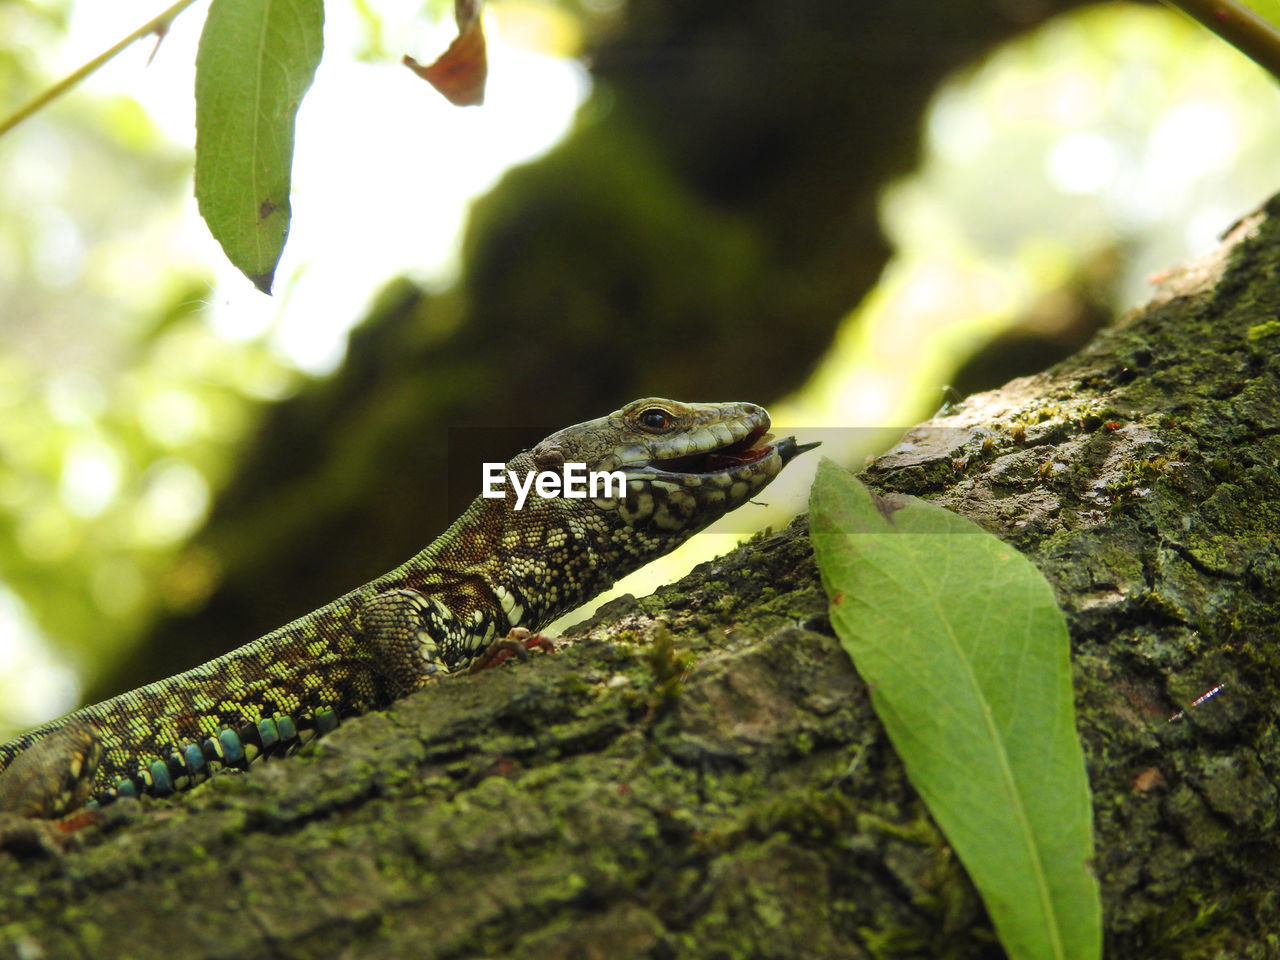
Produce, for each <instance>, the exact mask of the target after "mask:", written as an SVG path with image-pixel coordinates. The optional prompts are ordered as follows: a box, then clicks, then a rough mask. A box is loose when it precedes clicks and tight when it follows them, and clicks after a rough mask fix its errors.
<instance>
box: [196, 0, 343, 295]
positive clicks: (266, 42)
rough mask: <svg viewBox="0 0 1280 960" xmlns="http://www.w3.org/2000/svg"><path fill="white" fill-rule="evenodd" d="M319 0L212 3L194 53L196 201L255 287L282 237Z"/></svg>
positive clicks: (315, 46) (316, 52) (270, 272)
mask: <svg viewBox="0 0 1280 960" xmlns="http://www.w3.org/2000/svg"><path fill="white" fill-rule="evenodd" d="M323 27H324V5H323V2H322V0H213V3H212V5H211V6H210V7H209V15H208V18H207V19H206V20H205V24H204V31H203V32H202V33H201V34H200V50H199V52H198V53H197V54H196V200H197V201H198V202H199V205H200V214H201V216H203V217H204V219H205V223H207V224H208V225H209V231H210V232H211V233H212V234H213V236H214V238H215V239H216V240H217V241H218V243H220V244H221V245H222V249H223V252H224V253H226V255H227V259H229V260H230V261H231V262H232V263H233V264H235V266H236V267H238V268H239V269H240V270H241V271H242V272H243V273H244V274H245V275H246V276H247V277H248V278H249V279H250V280H252V281H253V282H254V284H255V285H256V286H257V287H258V289H259V290H261V291H262V292H263V293H270V292H271V282H272V280H273V278H274V277H275V270H276V263H278V262H279V260H280V253H281V251H283V250H284V241H285V238H286V237H287V236H288V235H289V217H290V207H289V175H290V170H291V168H292V165H293V123H294V118H295V117H296V116H297V114H298V104H299V103H301V102H302V97H303V94H305V93H306V92H307V88H308V87H310V86H311V80H312V78H313V77H314V76H315V72H316V65H317V64H318V63H319V62H320V54H321V51H322V49H323Z"/></svg>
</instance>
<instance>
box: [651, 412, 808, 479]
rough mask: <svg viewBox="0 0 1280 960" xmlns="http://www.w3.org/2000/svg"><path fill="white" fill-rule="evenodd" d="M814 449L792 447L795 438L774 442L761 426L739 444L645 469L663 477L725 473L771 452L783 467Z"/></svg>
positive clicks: (655, 463)
mask: <svg viewBox="0 0 1280 960" xmlns="http://www.w3.org/2000/svg"><path fill="white" fill-rule="evenodd" d="M816 446H818V444H817V443H796V438H795V437H783V438H782V439H781V440H777V439H775V438H774V436H773V434H771V433H769V431H768V427H767V425H765V424H761V425H760V426H758V427H756V428H755V429H754V430H752V431H751V432H750V433H749V434H747V435H746V436H745V437H743V438H742V439H741V440H737V441H735V442H733V443H730V444H726V445H725V446H723V447H717V448H715V449H714V450H706V451H703V452H702V453H692V454H688V455H686V456H682V457H672V458H670V459H666V460H662V459H659V460H652V461H650V463H649V466H650V467H651V468H657V469H660V470H662V471H663V472H664V473H677V474H716V473H729V472H732V471H735V470H740V469H742V468H743V467H745V466H748V465H749V464H752V463H756V462H758V461H760V460H764V459H766V458H767V457H769V456H771V455H772V454H773V453H774V452H775V451H776V452H777V454H778V457H779V458H780V460H781V463H782V464H786V463H787V462H788V461H790V460H792V459H793V458H794V457H796V456H798V455H799V454H801V453H804V452H805V451H806V450H812V449H813V448H814V447H816Z"/></svg>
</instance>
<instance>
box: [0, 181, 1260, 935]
mask: <svg viewBox="0 0 1280 960" xmlns="http://www.w3.org/2000/svg"><path fill="white" fill-rule="evenodd" d="M1268 213H1269V214H1270V216H1268ZM1277 214H1280V201H1272V203H1271V204H1270V207H1269V211H1264V212H1260V213H1259V214H1258V215H1256V216H1254V217H1251V218H1249V219H1247V220H1246V221H1244V222H1242V223H1241V224H1240V225H1238V226H1237V227H1236V228H1235V229H1234V230H1233V232H1232V234H1231V235H1230V237H1229V238H1228V240H1227V242H1226V243H1225V245H1224V246H1223V247H1222V249H1221V250H1219V251H1218V252H1217V253H1216V254H1214V255H1213V256H1211V257H1208V258H1206V259H1205V260H1203V261H1201V262H1199V263H1196V264H1193V265H1191V266H1189V267H1187V268H1184V269H1182V270H1180V271H1178V272H1176V273H1174V274H1171V275H1170V276H1169V277H1167V278H1166V279H1165V280H1164V281H1163V283H1162V285H1161V286H1160V288H1159V290H1158V292H1157V294H1156V296H1155V298H1154V300H1153V301H1152V302H1151V303H1150V304H1148V305H1146V306H1145V307H1143V308H1142V309H1141V310H1139V311H1136V312H1134V313H1132V314H1131V315H1129V316H1127V317H1125V318H1123V319H1122V320H1120V321H1119V322H1118V323H1117V324H1116V325H1115V326H1113V327H1112V328H1111V329H1109V330H1108V331H1106V332H1105V333H1104V334H1103V335H1102V336H1100V337H1099V338H1098V339H1097V340H1096V341H1095V342H1094V343H1093V344H1092V345H1091V346H1089V347H1088V348H1086V349H1085V350H1084V351H1083V352H1081V353H1080V354H1079V355H1077V356H1076V357H1074V358H1072V359H1070V360H1069V361H1067V362H1065V363H1063V364H1061V365H1059V366H1058V367H1056V368H1054V369H1053V370H1051V371H1049V372H1047V373H1044V374H1041V375H1038V376H1034V377H1030V378H1026V379H1022V380H1018V381H1014V382H1013V383H1011V384H1009V385H1008V386H1007V387H1005V388H1004V389H1002V390H999V391H995V392H992V393H988V394H981V395H977V396H974V397H971V398H969V399H968V400H967V401H965V403H963V404H962V405H961V406H960V407H959V408H958V409H956V410H955V411H954V412H952V413H951V414H949V415H947V416H943V417H939V418H937V419H935V420H933V421H931V422H929V423H927V424H923V425H921V426H920V427H918V428H915V429H914V430H912V431H911V432H910V433H909V434H908V436H907V437H906V438H905V439H904V441H903V443H901V444H900V445H899V446H898V447H896V448H895V449H894V450H892V451H890V452H889V453H888V454H886V455H885V456H883V457H881V458H879V459H878V460H877V461H876V462H875V463H874V464H872V465H871V466H870V467H869V468H868V469H867V470H866V472H865V474H864V476H865V479H866V480H867V481H868V482H870V483H871V484H872V485H874V486H877V487H879V488H882V489H892V490H896V491H902V492H908V493H914V494H922V495H925V496H928V497H930V498H933V499H935V500H937V501H938V502H942V503H945V504H947V505H948V506H950V507H952V508H954V509H956V510H958V511H959V512H961V513H963V514H965V515H968V516H970V517H973V518H975V519H977V520H978V521H980V522H981V523H983V524H984V525H985V526H987V527H988V528H989V529H991V530H993V531H994V532H995V533H997V534H998V535H1000V536H1002V537H1004V538H1006V539H1008V541H1009V542H1011V543H1013V544H1015V545H1016V546H1017V547H1018V548H1019V549H1021V550H1023V551H1025V552H1026V553H1027V554H1028V555H1029V556H1030V557H1031V558H1032V559H1033V560H1034V561H1035V562H1036V563H1037V565H1038V566H1039V567H1040V568H1041V569H1042V570H1043V571H1044V572H1045V574H1046V575H1047V576H1048V578H1049V579H1050V581H1051V582H1052V583H1053V585H1054V587H1055V588H1056V590H1057V592H1058V595H1059V598H1060V600H1061V603H1062V605H1063V607H1064V609H1065V610H1066V611H1067V614H1068V617H1069V621H1070V626H1071V634H1072V640H1073V655H1074V664H1075V681H1076V698H1077V705H1078V709H1079V727H1080V730H1081V733H1082V735H1083V738H1084V743H1085V754H1086V757H1087V761H1088V766H1089V774H1090V779H1091V782H1092V785H1093V788H1094V790H1095V811H1096V823H1097V834H1098V854H1097V869H1098V874H1099V876H1100V878H1101V881H1102V888H1103V895H1104V899H1105V904H1104V909H1105V917H1106V929H1107V956H1109V957H1124V958H1129V957H1146V956H1159V957H1175V956H1176V957H1200V956H1206V957H1207V956H1227V955H1229V956H1240V957H1274V956H1277V955H1280V941H1278V940H1277V935H1276V933H1275V932H1274V931H1277V930H1280V900H1278V898H1277V895H1276V893H1275V892H1274V890H1273V885H1272V878H1273V875H1274V864H1275V862H1276V859H1277V857H1278V856H1280V843H1278V842H1277V836H1276V833H1275V822H1276V809H1277V793H1276V783H1277V779H1278V777H1280V738H1278V737H1277V729H1276V709H1275V706H1274V699H1273V698H1274V691H1275V689H1276V688H1277V685H1278V684H1280V651H1278V650H1277V646H1276V643H1275V639H1276V623H1277V603H1278V600H1280V579H1278V576H1277V574H1278V573H1280V550H1278V549H1277V544H1276V540H1275V533H1274V531H1275V530H1276V529H1277V526H1278V525H1280V524H1278V521H1277V519H1276V517H1277V515H1278V513H1280V477H1278V474H1277V462H1278V459H1280V381H1278V376H1277V373H1278V371H1280V362H1278V361H1277V347H1280V219H1278V218H1277ZM1218 685H1223V690H1222V692H1221V693H1220V694H1219V695H1218V696H1217V697H1216V698H1215V699H1213V700H1210V701H1208V702H1206V703H1204V704H1202V705H1200V706H1197V707H1195V708H1192V709H1189V710H1188V711H1187V713H1186V715H1185V717H1184V718H1183V719H1182V720H1181V721H1179V722H1172V723H1171V722H1169V720H1168V718H1169V717H1170V715H1172V714H1173V713H1174V712H1175V711H1177V710H1179V709H1181V708H1183V707H1186V706H1187V705H1188V704H1189V703H1190V701H1191V700H1193V699H1194V698H1195V697H1196V696H1197V695H1198V694H1200V693H1202V692H1203V691H1205V690H1207V689H1209V688H1211V687H1214V686H1218ZM112 809H113V810H114V811H115V813H114V819H113V822H112V823H111V824H109V825H108V826H107V827H106V828H104V829H101V830H96V831H90V832H89V833H88V834H87V835H85V836H84V838H83V841H84V842H83V849H81V850H79V851H74V852H71V853H69V854H67V855H66V856H64V857H62V858H51V857H32V858H27V859H20V858H18V857H16V856H13V855H10V854H7V853H6V854H0V954H4V955H12V956H20V957H32V958H34V957H50V958H52V957H75V958H86V957H88V958H100V957H103V958H105V957H116V956H129V957H137V958H149V957H156V958H164V960H171V958H173V957H209V958H212V957H246V958H251V957H300V958H301V957H361V958H366V957H368V958H372V957H408V956H414V957H471V956H511V957H521V958H523V957H528V958H535V957H536V958H555V957H565V958H568V957H632V956H636V957H663V958H665V957H672V958H674V957H690V958H708V957H734V958H736V957H753V956H759V957H771V958H779V957H872V956H874V957H894V956H938V957H941V956H947V957H970V956H999V955H1000V951H999V947H998V946H997V945H996V944H995V943H994V941H993V938H992V933H991V930H990V927H989V924H988V921H987V920H986V917H985V914H984V912H983V909H982V907H981V904H980V902H979V901H978V899H977V897H976V896H975V894H974V892H973V890H972V888H971V887H970V885H969V882H968V880H967V878H966V877H965V875H964V871H963V869H962V868H961V867H960V866H959V865H958V863H957V862H956V860H955V858H954V857H953V856H952V855H951V853H950V851H949V848H948V847H947V845H946V842H945V841H944V839H943V838H942V837H941V836H940V835H939V834H938V832H937V830H936V828H935V827H934V826H933V824H932V822H931V821H930V819H929V817H928V815H927V814H926V813H925V811H924V809H923V808H922V806H921V804H920V801H919V799H918V798H917V797H916V795H915V793H914V792H913V791H912V790H911V788H910V786H909V784H908V783H907V782H906V780H905V778H904V776H903V773H902V770H901V767H900V765H899V763H898V761H897V759H896V758H895V756H894V753H893V750H892V749H891V748H890V746H889V745H888V743H887V741H886V739H885V737H884V735H883V731H882V729H881V728H880V725H879V724H878V722H877V721H876V718H875V716H874V714H873V713H872V712H871V710H870V708H869V704H868V698H867V696H866V691H865V688H864V687H863V685H862V683H861V681H860V680H859V678H858V677H857V675H856V673H855V672H854V670H853V668H852V667H851V665H850V664H849V661H848V660H847V658H846V657H845V655H844V654H843V652H842V651H841V649H840V647H839V645H838V643H837V642H836V640H835V639H834V638H833V636H832V635H831V631H830V626H829V623H828V621H827V619H826V600H825V598H824V597H823V595H822V593H821V588H820V586H819V584H818V578H817V574H816V570H815V568H814V563H813V556H812V552H811V550H810V547H809V543H808V538H807V534H806V526H805V524H804V522H803V520H801V521H797V523H795V524H793V525H792V526H791V527H790V528H789V529H787V530H786V531H784V532H783V533H781V534H779V535H777V536H772V537H764V538H759V539H756V540H754V541H752V542H751V543H749V544H746V545H745V546H743V547H742V548H741V549H739V550H738V551H736V552H734V553H733V554H730V555H729V556H727V557H725V558H723V559H721V560H719V561H716V562H715V563H712V564H708V565H704V566H703V567H701V568H699V570H697V571H695V573H694V574H693V575H691V576H690V577H688V578H687V579H686V580H684V581H682V582H681V583H679V584H676V585H674V586H672V587H668V588H666V589H664V590H662V591H660V592H659V593H658V594H657V595H655V596H654V597H652V598H649V599H645V600H640V601H636V600H631V599H629V598H626V599H623V600H620V601H615V602H614V603H612V604H610V605H608V607H607V608H606V609H604V610H602V611H601V612H600V613H599V615H598V616H597V617H596V618H595V619H594V621H593V622H592V623H590V624H589V625H587V626H586V627H585V628H583V629H581V630H578V631H576V632H575V633H574V634H573V636H572V643H571V644H568V645H566V648H565V649H563V650H562V651H561V652H560V653H558V654H556V655H554V656H545V657H537V658H534V659H533V660H532V661H530V662H528V663H525V664H520V665H517V666H515V667H513V668H510V669H507V668H503V669H500V670H496V671H492V672H490V673H488V674H487V675H481V676H478V677H473V678H463V679H458V680H453V681H449V682H445V683H441V684H439V685H437V686H436V687H435V688H433V689H430V690H427V691H424V692H422V693H420V694H418V695H415V696H413V697H410V698H407V699H406V700H404V701H402V702H400V703H398V704H397V705H396V706H395V707H394V708H393V709H391V710H389V711H387V712H386V713H379V714H374V715H370V716H367V717H363V718H358V719H355V720H352V721H350V722H348V723H346V724H345V725H344V726H343V727H341V728H340V729H339V730H338V731H337V732H335V733H334V734H332V735H331V736H329V737H327V738H326V739H324V740H322V741H320V742H319V743H318V744H316V745H314V746H312V747H309V748H307V749H306V750H304V751H303V752H302V754H301V755H299V756H298V757H295V758H292V759H289V760H287V761H284V762H272V763H267V764H263V765H261V766H260V767H259V768H257V769H255V770H254V771H253V772H251V773H250V774H248V775H245V776H238V777H233V776H223V777H220V778H217V779H215V780H214V781H213V782H212V783H210V784H208V785H205V786H203V787H201V788H200V789H198V790H196V791H193V792H192V793H190V794H188V795H186V796H184V797H181V798H178V799H175V800H171V801H165V802H147V803H143V804H136V803H130V804H124V803H122V804H118V805H116V806H115V807H114V808H112Z"/></svg>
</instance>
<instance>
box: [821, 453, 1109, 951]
mask: <svg viewBox="0 0 1280 960" xmlns="http://www.w3.org/2000/svg"><path fill="white" fill-rule="evenodd" d="M809 507H810V518H811V524H812V536H813V545H814V550H815V552H816V554H817V558H818V566H819V568H820V569H821V571H822V580H823V584H824V585H825V587H826V590H827V595H828V597H829V598H830V600H831V622H832V624H833V626H834V627H835V631H836V635H837V636H839V638H840V641H841V643H843V645H844V648H845V650H847V651H848V653H849V655H850V656H851V657H852V658H853V662H854V665H855V666H856V667H857V668H858V672H859V673H860V674H861V675H862V677H863V678H864V679H865V680H866V681H867V684H868V685H869V687H870V689H871V700H872V703H873V705H874V706H875V709H876V712H877V713H878V714H879V716H880V719H881V720H882V721H883V723H884V725H885V729H886V730H887V731H888V733H889V737H890V739H891V740H892V741H893V745H894V747H895V749H896V750H897V751H898V755H899V756H900V757H901V758H902V762H903V764H904V765H905V767H906V770H907V774H908V776H910V778H911V782H912V783H913V784H914V785H915V787H916V789H917V790H918V791H919V792H920V795H921V796H922V797H923V798H924V801H925V803H926V804H927V805H928V807H929V812H930V813H931V814H932V815H933V818H934V819H935V820H936V821H937V822H938V825H939V826H940V827H941V828H942V830H943V832H944V833H945V834H946V836H947V840H948V841H949V842H950V844H951V845H952V847H953V848H954V849H955V851H956V853H957V854H958V855H959V857H960V860H961V862H962V863H963V864H964V865H965V868H966V869H967V870H968V871H969V875H970V876H971V877H972V878H973V882H974V884H975V885H976V886H977V888H978V891H979V892H980V893H981V894H982V898H983V900H984V901H985V902H986V905H987V910H988V912H989V913H990V915H991V919H992V921H993V922H994V923H995V927H996V932H997V933H998V934H999V936H1000V940H1001V943H1002V944H1003V945H1004V948H1005V950H1006V951H1007V952H1008V954H1009V956H1010V957H1011V958H1013V960H1022V958H1037V960H1038V958H1045V960H1049V958H1054V960H1058V958H1071V960H1096V958H1097V957H1099V956H1100V954H1101V949H1102V946H1101V940H1102V933H1101V927H1102V921H1101V906H1100V901H1099V894H1098V883H1097V880H1096V879H1095V878H1094V876H1093V874H1092V873H1091V871H1090V869H1089V862H1090V859H1091V858H1092V856H1093V813H1092V809H1091V804H1090V794H1089V783H1088V779H1087V778H1086V776H1085V768H1084V754H1083V752H1082V750H1081V748H1080V740H1079V737H1078V736H1077V734H1076V728H1075V711H1074V708H1073V703H1072V696H1071V664H1070V656H1069V654H1070V650H1069V643H1068V636H1067V628H1066V623H1065V621H1064V620H1063V617H1062V613H1061V611H1060V610H1059V609H1058V606H1057V603H1056V601H1055V599H1054V595H1053V590H1052V589H1051V588H1050V586H1049V584H1048V583H1047V582H1046V581H1045V579H1044V577H1042V576H1041V575H1040V572H1039V571H1038V570H1036V568H1035V567H1034V566H1033V565H1032V564H1031V563H1030V561H1028V560H1027V559H1026V558H1025V557H1023V556H1022V555H1021V554H1019V553H1018V552H1017V551H1016V550H1014V549H1013V548H1012V547H1010V546H1008V545H1006V544H1004V543H1002V542H1001V541H999V540H997V539H996V538H995V537H992V536H990V535H989V534H987V533H985V532H984V531H982V529H981V528H979V527H978V526H976V525H975V524H973V523H971V522H969V521H968V520H965V519H964V518H962V517H959V516H956V515H955V514H953V513H950V512H949V511H947V510H943V509H941V508H940V507H935V506H932V505H930V504H927V503H924V502H923V501H920V500H907V502H906V503H905V504H899V503H897V502H895V503H894V504H892V505H890V504H888V503H887V502H886V501H883V500H878V499H877V498H875V497H874V496H873V495H872V494H871V492H870V491H868V490H867V489H866V488H865V487H863V486H862V485H861V484H860V483H858V481H856V480H855V479H854V478H853V477H852V476H851V475H850V474H849V473H847V472H846V471H844V470H842V469H841V468H840V467H838V466H836V464H834V463H832V462H831V461H830V460H823V462H822V464H821V465H820V466H819V468H818V477H817V480H816V481H815V482H814V485H813V491H812V493H811V496H810V501H809Z"/></svg>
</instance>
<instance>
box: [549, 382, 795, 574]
mask: <svg viewBox="0 0 1280 960" xmlns="http://www.w3.org/2000/svg"><path fill="white" fill-rule="evenodd" d="M768 431H769V414H768V412H767V411H766V410H765V409H764V408H763V407H760V406H757V405H756V404H754V403H679V402H677V401H674V400H663V399H660V398H656V397H649V398H646V399H643V400H636V401H633V402H632V403H629V404H627V405H626V406H625V407H623V408H622V409H621V410H617V411H615V412H613V413H611V414H609V415H608V416H607V417H601V418H600V419H599V420H592V421H588V422H586V423H580V424H576V425H575V426H572V427H567V428H565V429H564V430H560V431H558V432H557V433H554V434H552V435H551V436H549V437H548V438H547V439H545V440H543V441H542V442H541V443H539V444H538V445H537V446H536V447H534V448H533V450H532V451H530V452H531V454H532V457H533V460H534V462H535V463H537V465H538V468H539V469H544V470H545V469H551V470H556V469H559V468H560V467H561V466H562V465H563V464H564V463H584V464H585V465H586V469H587V471H589V472H597V471H602V472H614V471H618V472H620V473H622V474H623V476H624V477H625V479H626V493H625V495H624V496H605V497H599V498H594V499H592V500H590V501H588V502H590V503H591V504H592V505H593V506H594V507H595V508H596V509H597V510H601V511H606V512H611V513H613V514H615V515H616V518H617V519H618V520H620V521H621V522H622V523H623V524H624V525H625V526H626V527H628V528H631V529H632V530H635V531H637V532H643V533H645V534H647V535H648V537H650V538H653V539H667V538H670V539H673V540H675V542H679V541H681V540H683V539H685V538H686V537H688V536H689V535H691V534H693V533H695V532H697V531H698V530H701V529H702V528H703V527H705V526H707V525H708V524H709V523H711V522H713V521H715V520H717V519H719V518H720V517H722V516H723V515H724V514H726V513H728V512H729V511H731V510H733V509H735V508H736V507H738V506H741V505H742V504H743V503H745V502H746V501H747V500H749V499H751V498H752V497H753V496H755V495H756V494H757V493H759V492H760V490H762V489H763V488H764V487H766V486H767V485H768V484H769V482H770V481H771V480H773V478H774V477H776V476H777V475H778V473H779V472H780V471H781V470H782V468H783V467H784V466H785V465H786V464H787V463H788V462H789V461H790V460H791V459H793V458H794V457H796V456H797V455H798V454H801V453H803V452H804V451H806V450H810V449H812V448H813V447H815V446H817V444H816V443H815V444H797V443H796V441H795V438H794V437H785V438H783V439H781V440H777V439H774V437H773V436H772V435H770V433H769V432H768ZM671 546H674V543H673V544H671ZM666 549H670V546H668V547H667V548H666ZM653 552H654V553H657V552H665V550H658V551H653Z"/></svg>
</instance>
